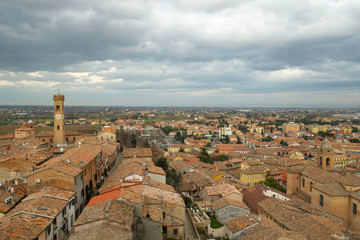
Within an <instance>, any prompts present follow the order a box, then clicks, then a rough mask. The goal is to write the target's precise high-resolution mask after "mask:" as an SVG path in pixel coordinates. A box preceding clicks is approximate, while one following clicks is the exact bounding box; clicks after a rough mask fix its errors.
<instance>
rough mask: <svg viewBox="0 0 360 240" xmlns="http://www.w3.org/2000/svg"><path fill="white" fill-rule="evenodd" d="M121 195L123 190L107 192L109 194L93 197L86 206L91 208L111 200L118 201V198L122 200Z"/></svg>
mask: <svg viewBox="0 0 360 240" xmlns="http://www.w3.org/2000/svg"><path fill="white" fill-rule="evenodd" d="M120 195H121V189H117V190H114V191H111V192H107V193H104V194H101V195H98V196H95V197H92V198H91V199H90V202H89V203H88V204H87V205H86V206H91V205H94V204H97V203H101V202H104V201H106V200H109V199H118V198H120Z"/></svg>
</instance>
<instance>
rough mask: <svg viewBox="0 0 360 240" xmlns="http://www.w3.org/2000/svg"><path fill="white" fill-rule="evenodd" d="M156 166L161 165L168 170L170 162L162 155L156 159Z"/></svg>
mask: <svg viewBox="0 0 360 240" xmlns="http://www.w3.org/2000/svg"><path fill="white" fill-rule="evenodd" d="M155 165H156V166H158V167H161V168H162V169H163V170H164V171H166V170H168V168H169V164H168V162H167V158H166V157H160V158H158V159H157V160H156V163H155Z"/></svg>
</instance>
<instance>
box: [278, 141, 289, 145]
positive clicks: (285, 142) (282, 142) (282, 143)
mask: <svg viewBox="0 0 360 240" xmlns="http://www.w3.org/2000/svg"><path fill="white" fill-rule="evenodd" d="M280 144H281V145H283V146H289V144H288V143H287V141H284V140H281V141H280Z"/></svg>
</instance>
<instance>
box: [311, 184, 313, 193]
mask: <svg viewBox="0 0 360 240" xmlns="http://www.w3.org/2000/svg"><path fill="white" fill-rule="evenodd" d="M312 186H313V183H312V182H310V192H312Z"/></svg>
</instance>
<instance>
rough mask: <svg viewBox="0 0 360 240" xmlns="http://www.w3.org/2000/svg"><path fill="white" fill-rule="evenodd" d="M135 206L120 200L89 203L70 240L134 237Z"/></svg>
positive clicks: (127, 239)
mask: <svg viewBox="0 0 360 240" xmlns="http://www.w3.org/2000/svg"><path fill="white" fill-rule="evenodd" d="M134 210H135V207H134V206H131V205H129V204H126V203H124V202H121V201H118V200H105V201H103V202H95V201H94V202H91V204H90V203H89V204H88V205H87V206H86V208H85V209H84V212H83V213H82V214H81V215H80V217H79V218H78V219H77V220H76V222H75V224H74V226H73V227H74V233H73V234H72V235H71V236H70V238H69V240H83V239H87V240H97V239H109V240H110V239H123V240H132V239H133V233H132V228H133V225H134V223H133V220H134Z"/></svg>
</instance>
